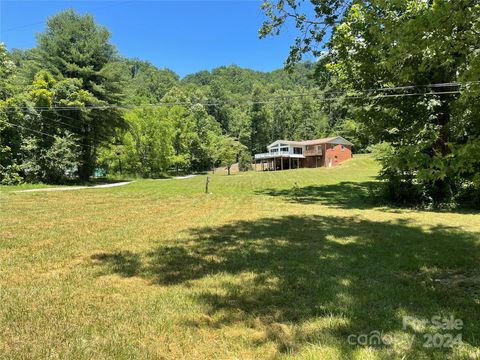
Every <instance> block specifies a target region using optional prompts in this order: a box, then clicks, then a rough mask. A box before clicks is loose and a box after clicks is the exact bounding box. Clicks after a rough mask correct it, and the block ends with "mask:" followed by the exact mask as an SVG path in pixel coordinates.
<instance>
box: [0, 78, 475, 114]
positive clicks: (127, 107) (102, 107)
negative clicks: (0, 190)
mask: <svg viewBox="0 0 480 360" xmlns="http://www.w3.org/2000/svg"><path fill="white" fill-rule="evenodd" d="M466 84H480V81H472V82H468V83H442V84H429V85H408V86H397V87H386V88H377V89H365V90H356V91H357V92H360V93H367V92H369V93H370V94H367V95H345V98H347V99H368V98H371V99H379V98H388V97H403V96H405V97H408V96H422V95H423V96H433V95H451V94H460V93H461V91H460V90H455V91H433V92H417V93H401V94H387V95H375V94H371V93H372V92H374V91H379V92H380V91H381V92H384V91H397V90H412V89H418V88H440V87H446V88H448V87H461V86H464V85H466ZM345 93H346V91H323V92H317V93H302V94H286V95H278V96H271V97H269V98H266V99H265V100H262V101H252V100H246V101H244V100H228V101H220V102H194V101H177V102H168V101H160V102H158V103H155V104H140V105H95V106H71V107H69V106H52V107H23V108H16V109H37V110H131V109H138V108H140V109H143V108H149V107H150V108H155V107H161V106H191V105H197V104H198V105H203V106H219V105H227V104H233V105H235V104H241V103H245V104H250V105H254V104H266V103H270V102H275V101H276V100H280V101H283V100H286V99H290V98H297V97H319V96H321V95H329V96H330V95H334V94H345ZM336 99H337V97H327V98H323V99H320V100H322V101H331V100H336ZM8 108H15V107H13V106H12V107H4V109H8Z"/></svg>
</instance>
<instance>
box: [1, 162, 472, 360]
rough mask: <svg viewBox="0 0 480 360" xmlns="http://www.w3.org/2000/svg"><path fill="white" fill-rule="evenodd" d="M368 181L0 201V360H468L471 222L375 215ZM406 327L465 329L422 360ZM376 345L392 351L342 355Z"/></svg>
mask: <svg viewBox="0 0 480 360" xmlns="http://www.w3.org/2000/svg"><path fill="white" fill-rule="evenodd" d="M377 171H378V166H377V165H376V164H374V162H373V161H372V160H371V159H369V158H358V159H353V160H351V161H349V162H347V163H344V164H343V165H342V166H340V167H338V168H333V169H299V170H290V171H283V172H280V171H278V172H257V173H253V172H248V173H240V174H236V175H232V176H226V175H222V174H216V175H211V174H210V175H209V176H211V178H212V182H211V183H210V187H209V191H210V192H211V194H205V193H204V191H205V188H204V187H205V178H206V176H204V175H201V176H197V177H194V178H190V179H183V180H143V181H137V182H135V183H132V184H129V185H127V186H124V187H119V188H112V189H88V190H77V191H69V192H56V193H54V192H50V193H41V192H39V193H12V192H10V190H12V188H10V189H9V191H3V192H2V193H1V194H0V264H1V266H0V302H1V304H2V306H1V307H0V334H1V337H0V354H1V355H0V357H5V358H9V359H10V358H19V359H20V358H61V359H93V358H95V359H98V358H121V359H131V358H142V359H151V358H165V359H179V358H191V359H207V358H208V359H210V358H217V359H225V358H230V359H247V358H292V359H293V358H295V359H297V358H303V359H338V358H358V359H369V358H371V359H379V358H399V359H400V358H408V359H420V358H432V357H436V358H438V359H443V358H444V357H445V356H446V355H448V356H452V357H455V358H469V357H471V358H475V356H479V355H478V354H479V345H480V328H479V326H478V324H480V312H479V308H480V284H479V281H478V279H479V277H480V273H479V270H478V264H479V261H480V249H479V246H480V216H479V215H478V214H474V213H447V212H425V211H416V210H408V209H396V208H391V207H388V206H384V205H382V204H381V203H378V202H376V200H375V199H372V197H374V195H373V192H372V191H371V190H372V189H373V186H374V181H375V175H376V173H377ZM405 315H406V316H410V317H414V318H418V319H429V318H431V317H432V316H434V315H439V316H442V317H443V316H445V317H448V316H450V315H452V316H454V317H455V318H459V319H462V320H463V322H464V327H463V329H462V330H461V333H462V337H463V342H464V344H463V345H462V346H456V347H455V348H454V349H448V348H447V349H429V348H424V347H423V346H422V345H423V337H422V335H423V334H422V333H420V332H415V330H414V329H412V328H408V329H406V330H404V329H403V328H402V317H403V316H405ZM374 330H377V331H380V332H382V333H384V334H389V335H395V342H394V343H392V344H390V345H388V346H387V345H384V346H353V345H350V344H349V343H348V342H347V338H348V336H349V335H350V334H362V333H365V334H369V333H370V332H371V331H374ZM413 336H415V339H414V341H413V343H412V347H411V348H406V347H405V343H408V342H407V341H406V340H408V339H409V337H413Z"/></svg>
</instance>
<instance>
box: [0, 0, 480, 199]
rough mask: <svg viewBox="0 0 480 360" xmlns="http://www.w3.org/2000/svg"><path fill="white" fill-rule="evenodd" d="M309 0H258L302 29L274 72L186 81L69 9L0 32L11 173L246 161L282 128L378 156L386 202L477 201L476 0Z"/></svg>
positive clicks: (70, 174)
mask: <svg viewBox="0 0 480 360" xmlns="http://www.w3.org/2000/svg"><path fill="white" fill-rule="evenodd" d="M306 3H307V4H310V5H311V8H312V9H311V11H309V12H306V13H302V12H301V9H302V8H301V7H299V5H298V4H297V3H296V2H294V1H292V2H283V1H279V2H276V1H266V2H265V3H264V4H263V6H262V9H263V11H264V12H265V15H266V18H267V21H265V23H264V24H263V26H262V28H261V29H260V36H261V37H265V36H269V35H277V34H278V33H279V32H280V30H281V28H282V26H283V24H284V22H286V21H287V20H288V19H293V20H294V21H295V24H296V26H297V28H298V31H299V37H298V38H297V40H296V41H295V43H294V44H293V45H292V48H291V52H290V55H289V56H288V58H287V61H286V69H285V70H284V69H279V70H276V71H273V72H268V73H264V72H258V71H254V70H250V69H244V68H240V67H238V66H225V67H220V68H217V69H214V70H212V71H200V72H198V73H195V74H191V75H188V76H186V77H184V78H183V79H180V78H179V76H178V75H177V74H175V72H174V71H172V70H170V69H159V68H156V67H155V66H154V65H152V64H150V63H148V62H146V61H142V60H139V59H127V58H124V57H122V55H121V54H119V53H118V52H117V50H116V49H115V47H114V46H112V44H111V43H110V42H109V41H110V33H109V31H108V29H106V28H105V27H103V26H101V25H99V24H97V23H96V22H95V21H94V19H93V17H91V16H89V15H86V16H83V15H79V14H78V13H76V12H75V11H73V10H67V11H64V12H61V13H59V14H57V15H56V16H54V17H52V18H50V19H49V20H48V22H47V26H46V29H45V31H44V32H43V33H40V34H39V35H38V37H37V46H36V47H35V48H33V49H29V50H11V51H8V50H7V48H6V46H5V45H0V73H1V74H0V82H1V83H0V156H1V157H0V183H2V184H12V183H19V182H39V181H41V182H48V183H60V182H64V181H66V180H68V179H71V178H78V179H79V180H81V181H86V180H88V179H89V178H90V177H91V176H93V175H94V174H95V173H99V171H100V172H107V173H108V174H110V175H119V174H121V175H135V176H142V177H158V176H162V175H164V174H168V173H178V172H182V173H188V172H194V171H204V170H209V169H212V168H214V167H215V166H219V165H226V166H229V165H230V164H232V163H234V162H237V161H238V162H239V164H240V167H241V168H242V169H248V167H249V163H250V161H251V156H252V154H254V153H256V152H262V151H264V150H265V147H266V145H267V144H268V143H269V142H271V141H273V140H275V139H279V138H284V139H291V140H300V139H309V138H317V137H324V136H329V135H333V134H335V135H342V136H344V137H345V138H347V139H348V140H350V141H352V142H353V143H354V145H355V147H354V150H355V151H356V152H364V151H372V152H373V153H374V154H375V155H376V157H377V158H378V160H379V161H380V162H381V164H382V172H381V174H380V175H381V178H382V179H383V180H384V184H385V185H386V186H385V189H384V191H385V195H386V196H388V197H389V198H391V199H394V200H396V201H400V202H415V203H422V204H451V203H454V202H459V201H460V202H461V201H463V200H462V199H467V200H468V201H473V202H474V203H476V204H477V205H478V204H480V108H479V104H480V82H479V80H480V76H479V74H480V55H479V54H480V53H479V49H480V41H479V38H480V37H479V34H480V20H479V19H480V16H479V15H480V6H479V5H478V4H476V2H472V1H467V0H459V1H450V0H436V1H432V2H425V1H416V0H412V1H406V0H402V1H395V2H385V1H367V2H350V1H347V0H345V1H333V2H332V1H329V0H316V1H311V2H306ZM312 14H314V15H312ZM310 15H312V16H313V18H310V17H309V16H310ZM319 45H321V46H319ZM326 50H328V51H326ZM305 53H313V54H314V55H315V56H316V58H317V59H318V61H317V62H316V63H305V62H302V56H303V54H305ZM285 55H286V54H285Z"/></svg>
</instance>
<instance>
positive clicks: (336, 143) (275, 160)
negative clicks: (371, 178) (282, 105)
mask: <svg viewBox="0 0 480 360" xmlns="http://www.w3.org/2000/svg"><path fill="white" fill-rule="evenodd" d="M352 146H353V144H352V143H351V142H350V141H348V140H345V139H344V138H343V137H341V136H334V137H329V138H323V139H316V140H305V141H288V140H277V141H274V142H273V143H271V144H270V145H268V146H267V150H268V152H267V153H263V154H255V169H257V164H259V165H260V167H261V169H262V170H285V169H296V168H303V167H308V168H315V167H321V166H327V167H332V166H336V165H338V164H340V163H341V162H342V161H345V160H348V159H351V157H352Z"/></svg>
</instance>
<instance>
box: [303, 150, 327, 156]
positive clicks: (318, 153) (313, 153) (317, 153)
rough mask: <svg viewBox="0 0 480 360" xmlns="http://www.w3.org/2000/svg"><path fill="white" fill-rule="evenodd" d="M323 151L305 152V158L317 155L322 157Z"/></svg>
mask: <svg viewBox="0 0 480 360" xmlns="http://www.w3.org/2000/svg"><path fill="white" fill-rule="evenodd" d="M322 154H323V153H322V149H313V150H305V152H304V155H305V156H315V155H322Z"/></svg>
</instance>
